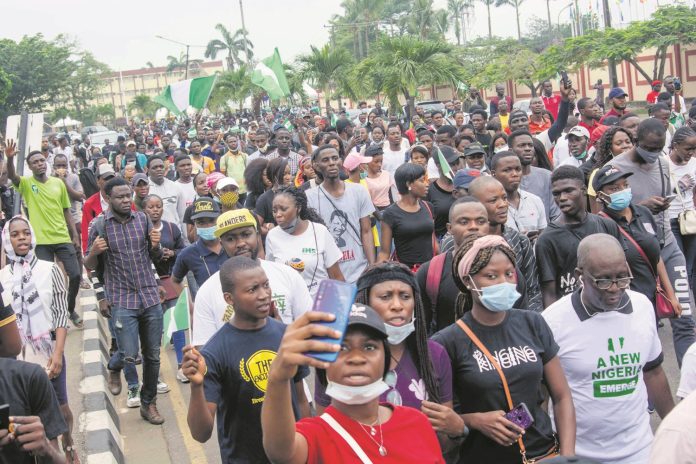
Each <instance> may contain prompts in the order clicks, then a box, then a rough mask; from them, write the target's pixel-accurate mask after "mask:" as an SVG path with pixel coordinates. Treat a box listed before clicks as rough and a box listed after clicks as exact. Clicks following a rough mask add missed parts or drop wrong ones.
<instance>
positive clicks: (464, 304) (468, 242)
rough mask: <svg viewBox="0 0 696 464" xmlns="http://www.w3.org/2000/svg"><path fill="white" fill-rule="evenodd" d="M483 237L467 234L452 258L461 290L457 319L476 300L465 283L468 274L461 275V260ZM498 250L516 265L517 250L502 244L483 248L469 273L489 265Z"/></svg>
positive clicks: (455, 305)
mask: <svg viewBox="0 0 696 464" xmlns="http://www.w3.org/2000/svg"><path fill="white" fill-rule="evenodd" d="M481 237H483V235H481V234H471V235H469V236H467V237H466V238H465V239H464V243H462V245H461V246H460V247H459V248H458V249H457V252H456V253H455V254H454V258H453V259H452V275H453V276H454V283H455V285H456V286H457V288H458V289H459V292H460V293H459V295H458V296H457V301H456V302H455V304H454V317H455V318H456V319H459V318H461V317H462V316H464V313H466V312H467V311H471V307H472V306H473V304H474V300H473V298H472V296H471V290H469V289H468V288H467V287H466V285H465V284H464V278H465V277H466V276H461V275H459V262H460V261H461V260H462V258H463V257H464V255H465V254H466V252H467V251H469V250H470V249H471V248H472V247H473V246H474V242H475V241H476V240H477V239H478V238H481ZM497 251H500V252H501V253H503V254H504V255H505V256H507V257H508V259H509V260H510V261H511V262H512V264H513V265H516V258H515V252H514V251H512V248H510V247H506V246H501V245H497V246H492V247H488V248H483V249H481V251H479V252H478V254H477V255H476V258H475V259H474V263H473V264H472V265H471V270H470V271H469V274H468V275H469V276H473V275H474V274H476V273H477V272H479V271H480V270H481V269H483V268H484V267H486V266H488V263H490V261H491V258H492V257H493V255H494V254H495V253H496V252H497Z"/></svg>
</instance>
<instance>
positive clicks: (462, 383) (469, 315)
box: [433, 235, 575, 464]
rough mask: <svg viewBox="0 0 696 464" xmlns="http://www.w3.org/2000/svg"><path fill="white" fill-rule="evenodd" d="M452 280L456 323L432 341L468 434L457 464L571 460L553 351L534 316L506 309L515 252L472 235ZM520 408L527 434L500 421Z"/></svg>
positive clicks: (563, 391) (571, 434)
mask: <svg viewBox="0 0 696 464" xmlns="http://www.w3.org/2000/svg"><path fill="white" fill-rule="evenodd" d="M452 273H453V277H454V281H455V283H456V285H457V287H458V288H459V290H460V292H461V293H460V294H459V296H458V297H457V303H456V308H455V311H456V314H457V315H462V314H463V316H462V317H461V318H460V319H459V320H458V321H457V323H456V324H453V325H451V326H449V327H447V328H446V329H443V330H441V331H440V332H438V333H436V334H435V335H434V336H433V340H435V341H437V342H438V343H440V344H441V345H442V346H444V347H445V349H446V350H447V353H448V354H449V356H450V359H451V360H452V372H453V375H454V394H455V395H456V396H457V398H458V399H459V402H460V404H459V412H461V413H463V414H462V415H461V418H462V419H463V420H464V423H465V425H466V426H467V427H468V428H469V429H470V430H471V432H470V434H469V437H468V438H467V439H466V440H465V441H464V443H463V445H462V447H461V448H460V454H459V456H460V460H459V462H460V463H462V464H464V463H467V464H469V463H496V464H507V463H520V462H523V456H525V455H526V458H527V459H532V458H536V459H538V458H541V457H543V456H547V455H554V453H557V452H558V451H559V450H560V454H562V455H564V456H567V455H573V454H574V453H575V410H574V408H573V400H572V398H571V394H570V389H569V387H568V382H567V381H566V378H565V375H564V374H563V369H562V367H561V363H560V361H559V359H558V356H557V353H558V345H557V344H556V342H555V341H554V339H553V334H552V333H551V329H550V328H549V326H548V325H547V324H546V322H545V321H544V319H543V318H542V317H541V315H540V314H538V313H536V312H534V311H526V310H519V309H513V308H512V305H513V303H514V302H515V301H516V300H517V299H518V298H519V296H520V294H519V293H518V292H517V291H516V290H515V280H516V279H515V254H514V252H513V251H512V249H510V246H509V245H508V244H507V242H506V241H505V239H503V238H502V237H500V236H498V235H487V236H484V237H480V236H477V235H471V236H469V237H467V238H466V239H465V240H464V242H463V243H462V245H461V246H460V247H459V249H458V250H457V252H456V253H455V255H454V259H453V261H452ZM490 353H496V356H497V358H493V357H492V356H491V355H490ZM496 359H497V360H496ZM501 365H502V367H501ZM499 369H501V370H499ZM542 382H543V383H544V384H545V385H546V387H547V389H548V391H549V394H550V396H551V399H552V400H553V411H554V418H555V425H556V430H557V433H558V435H556V434H554V432H553V429H552V428H551V420H550V419H549V416H548V414H547V413H546V411H544V409H543V408H542V403H543V402H544V396H543V395H542V394H541V388H540V387H541V384H542ZM505 385H507V386H508V388H509V393H508V391H507V390H508V389H506V388H504V386H505ZM521 403H524V404H525V406H526V408H527V409H528V411H529V414H530V415H531V417H532V418H533V419H534V421H533V423H532V424H531V425H529V426H528V428H527V429H526V430H525V429H523V428H522V427H520V426H519V425H517V424H515V423H513V422H512V421H510V420H509V419H507V418H506V417H505V414H506V413H507V412H508V411H511V410H512V409H513V408H517V407H518V406H519V405H520V404H521ZM519 407H520V408H522V407H521V406H519ZM524 415H525V416H526V413H524ZM524 462H526V461H524Z"/></svg>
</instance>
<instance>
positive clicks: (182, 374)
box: [176, 368, 191, 383]
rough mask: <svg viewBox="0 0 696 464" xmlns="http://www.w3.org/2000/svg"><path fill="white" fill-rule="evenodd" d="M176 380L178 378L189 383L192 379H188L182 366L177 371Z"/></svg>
mask: <svg viewBox="0 0 696 464" xmlns="http://www.w3.org/2000/svg"><path fill="white" fill-rule="evenodd" d="M176 380H178V381H179V382H181V383H189V382H191V381H190V380H189V379H188V377H186V376H185V375H184V371H183V369H181V368H180V369H179V370H178V371H176Z"/></svg>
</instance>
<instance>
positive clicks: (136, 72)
mask: <svg viewBox="0 0 696 464" xmlns="http://www.w3.org/2000/svg"><path fill="white" fill-rule="evenodd" d="M200 67H201V68H221V67H222V60H218V61H207V62H204V63H201V64H200ZM164 72H167V67H166V66H156V67H154V68H140V69H129V70H127V71H121V74H122V75H123V77H126V76H144V75H147V74H162V73H164ZM118 76H119V73H118V72H114V73H111V74H110V75H109V77H118Z"/></svg>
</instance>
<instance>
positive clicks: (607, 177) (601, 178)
mask: <svg viewBox="0 0 696 464" xmlns="http://www.w3.org/2000/svg"><path fill="white" fill-rule="evenodd" d="M632 175H633V173H632V172H624V171H621V170H620V169H618V168H615V167H614V166H611V165H609V164H607V165H606V166H604V167H602V168H601V169H599V170H598V171H597V172H596V173H595V176H594V179H592V188H593V189H595V191H597V192H598V191H600V190H601V189H602V187H604V186H605V185H607V184H611V183H612V182H616V181H617V180H619V179H624V178H626V177H630V176H632Z"/></svg>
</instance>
